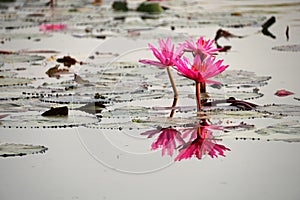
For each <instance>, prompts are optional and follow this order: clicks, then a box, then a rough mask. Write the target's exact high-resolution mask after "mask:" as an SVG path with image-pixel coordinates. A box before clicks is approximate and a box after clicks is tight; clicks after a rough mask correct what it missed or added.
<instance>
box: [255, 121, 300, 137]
mask: <svg viewBox="0 0 300 200" xmlns="http://www.w3.org/2000/svg"><path fill="white" fill-rule="evenodd" d="M255 132H256V133H258V134H261V135H270V134H277V133H280V134H287V135H299V134H300V123H299V121H298V120H293V121H287V122H281V123H278V124H274V125H271V126H267V127H266V128H262V129H259V130H256V131H255Z"/></svg>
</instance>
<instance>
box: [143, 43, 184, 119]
mask: <svg viewBox="0 0 300 200" xmlns="http://www.w3.org/2000/svg"><path fill="white" fill-rule="evenodd" d="M148 46H149V48H150V49H151V51H152V53H153V55H154V56H155V57H156V58H157V59H158V61H157V60H147V59H140V60H139V62H141V63H143V64H149V65H155V66H158V67H159V68H166V69H167V72H168V76H169V79H170V82H171V85H172V88H173V92H174V100H173V105H172V107H175V106H176V104H177V98H178V91H177V88H176V85H175V81H174V79H173V76H172V73H171V70H170V67H173V66H174V62H175V61H176V60H177V59H178V58H179V57H181V56H182V54H183V48H184V47H183V46H180V47H179V48H177V49H176V50H175V47H174V44H173V43H172V40H171V38H170V37H168V38H167V40H166V41H164V40H163V39H159V47H160V50H158V49H157V48H155V47H154V46H153V45H151V44H148ZM173 115H174V110H172V112H171V114H170V117H173Z"/></svg>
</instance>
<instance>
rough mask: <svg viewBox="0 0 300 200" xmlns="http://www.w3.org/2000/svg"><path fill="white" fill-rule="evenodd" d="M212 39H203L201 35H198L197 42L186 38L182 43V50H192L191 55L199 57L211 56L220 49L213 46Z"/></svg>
mask: <svg viewBox="0 0 300 200" xmlns="http://www.w3.org/2000/svg"><path fill="white" fill-rule="evenodd" d="M213 45H214V40H204V38H203V37H200V38H199V39H198V40H197V42H195V41H194V40H193V38H192V37H191V40H190V41H188V40H186V41H185V43H183V44H182V46H183V47H184V51H188V52H193V55H194V56H196V55H197V54H198V55H200V57H201V58H205V57H207V56H211V55H214V54H216V52H218V51H219V50H220V49H219V48H214V47H213Z"/></svg>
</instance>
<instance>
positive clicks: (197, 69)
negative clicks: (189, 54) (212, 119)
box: [175, 54, 228, 84]
mask: <svg viewBox="0 0 300 200" xmlns="http://www.w3.org/2000/svg"><path fill="white" fill-rule="evenodd" d="M222 62H223V60H218V61H216V59H215V57H212V56H209V57H207V58H206V59H204V60H201V58H200V55H198V54H197V55H196V56H195V58H194V63H193V64H191V63H190V62H189V60H188V59H187V58H186V57H183V59H178V60H177V61H176V62H175V65H176V66H175V69H177V71H178V72H179V74H180V75H182V76H185V77H187V78H189V79H192V80H194V81H196V82H198V83H200V82H206V83H213V84H218V82H216V81H212V80H208V79H209V78H212V77H214V76H216V75H218V74H220V73H222V72H223V71H224V70H225V69H226V68H227V67H228V65H222Z"/></svg>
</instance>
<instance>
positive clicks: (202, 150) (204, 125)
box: [141, 119, 230, 161]
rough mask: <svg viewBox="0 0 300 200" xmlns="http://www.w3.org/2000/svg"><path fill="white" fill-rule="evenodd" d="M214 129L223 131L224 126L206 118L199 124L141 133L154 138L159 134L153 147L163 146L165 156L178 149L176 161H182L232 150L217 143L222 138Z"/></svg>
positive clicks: (216, 155)
mask: <svg viewBox="0 0 300 200" xmlns="http://www.w3.org/2000/svg"><path fill="white" fill-rule="evenodd" d="M214 131H223V127H221V126H214V125H210V124H209V123H208V121H207V120H206V119H202V120H200V121H199V123H198V124H195V125H192V126H191V127H182V128H172V127H168V128H161V129H156V130H149V131H146V132H143V133H141V135H147V136H148V138H152V137H153V136H155V135H157V134H158V136H157V139H156V141H154V142H153V143H152V145H151V149H152V150H156V149H158V148H161V149H162V155H163V156H164V155H165V154H166V153H167V154H168V155H169V156H173V154H174V151H176V150H178V155H177V156H176V157H175V161H181V160H182V159H190V158H192V157H193V156H195V157H196V158H198V159H202V157H203V155H206V154H208V155H209V156H210V157H212V158H217V157H218V156H225V151H230V149H229V148H227V147H225V146H224V145H221V144H218V143H217V141H219V140H220V139H217V138H216V137H215V136H214Z"/></svg>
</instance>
